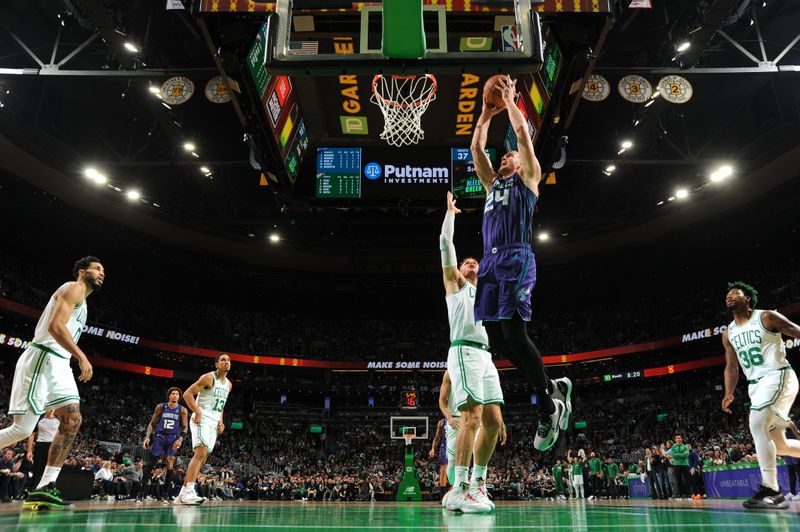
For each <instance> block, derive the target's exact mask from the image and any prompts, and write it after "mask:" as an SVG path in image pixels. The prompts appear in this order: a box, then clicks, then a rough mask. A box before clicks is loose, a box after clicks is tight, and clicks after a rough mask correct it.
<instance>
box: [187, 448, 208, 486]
mask: <svg viewBox="0 0 800 532" xmlns="http://www.w3.org/2000/svg"><path fill="white" fill-rule="evenodd" d="M206 460H208V447H206V446H205V445H203V444H200V445H198V446H197V447H195V448H194V456H192V459H191V461H190V462H189V466H188V467H187V468H186V478H185V480H184V481H183V485H184V486H185V487H188V486H189V485H190V484H192V485H193V484H194V483H195V482H196V481H197V475H199V474H200V469H202V467H203V466H204V465H206Z"/></svg>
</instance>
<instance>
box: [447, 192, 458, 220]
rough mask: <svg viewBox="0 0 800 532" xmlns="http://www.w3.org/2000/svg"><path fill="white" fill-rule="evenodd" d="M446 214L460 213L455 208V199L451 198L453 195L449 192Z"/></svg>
mask: <svg viewBox="0 0 800 532" xmlns="http://www.w3.org/2000/svg"><path fill="white" fill-rule="evenodd" d="M447 212H449V213H450V212H451V213H453V214H460V213H461V209H459V208H458V207H456V199H455V198H454V197H453V193H452V192H450V191H448V192H447Z"/></svg>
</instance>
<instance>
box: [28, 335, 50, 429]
mask: <svg viewBox="0 0 800 532" xmlns="http://www.w3.org/2000/svg"><path fill="white" fill-rule="evenodd" d="M45 356H46V353H45V351H44V350H43V349H39V359H38V360H37V361H36V367H35V368H34V369H33V376H31V387H30V389H29V390H28V397H27V399H28V404H29V405H31V410H33V412H34V413H35V414H37V415H42V414H44V410H41V411H39V409H37V408H36V404H34V402H33V394H34V392H36V385H37V384H38V382H39V374H40V373H41V369H42V363H43V362H44V359H45Z"/></svg>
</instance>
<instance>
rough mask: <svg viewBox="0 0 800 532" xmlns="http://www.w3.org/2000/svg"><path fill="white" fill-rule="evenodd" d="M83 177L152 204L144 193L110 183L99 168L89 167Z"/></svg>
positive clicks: (132, 198)
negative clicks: (143, 195)
mask: <svg viewBox="0 0 800 532" xmlns="http://www.w3.org/2000/svg"><path fill="white" fill-rule="evenodd" d="M203 168H205V167H203ZM206 169H207V168H206ZM83 175H84V176H85V177H86V178H87V179H89V180H90V181H92V182H93V183H95V184H97V185H101V186H102V185H105V186H106V188H107V189H108V190H113V191H114V192H120V193H122V192H124V193H125V197H126V198H127V199H128V200H130V201H141V202H142V203H146V204H149V203H150V202H149V201H147V200H145V199H144V198H142V193H141V192H140V191H139V190H137V189H134V188H131V189H128V190H127V191H123V190H122V189H121V188H119V187H118V186H116V185H114V184H112V183H110V182H109V179H108V177H106V175H105V174H103V173H101V172H100V171H98V170H97V168H95V167H93V166H87V167H86V168H85V169H84V170H83ZM206 175H207V176H208V177H210V176H211V173H210V170H209V173H208V174H206ZM152 205H153V207H156V208H160V207H161V205H159V204H158V203H155V202H153V203H152Z"/></svg>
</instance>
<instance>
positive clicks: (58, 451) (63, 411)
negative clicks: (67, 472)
mask: <svg viewBox="0 0 800 532" xmlns="http://www.w3.org/2000/svg"><path fill="white" fill-rule="evenodd" d="M55 416H56V417H57V418H58V421H59V425H58V431H57V432H56V435H55V436H54V437H53V443H51V444H50V452H49V453H48V456H47V467H45V469H44V473H43V474H42V479H41V480H40V481H39V485H38V486H37V488H41V487H42V486H46V485H47V484H49V483H50V482H55V481H56V478H57V477H58V473H59V472H60V471H61V466H63V465H64V461H65V460H66V459H67V455H69V452H70V451H71V450H72V444H73V443H75V437H76V436H77V435H78V430H79V429H80V428H81V422H83V418H82V417H81V405H80V403H70V404H68V405H65V406H62V407H61V408H57V409H56V412H55Z"/></svg>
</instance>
